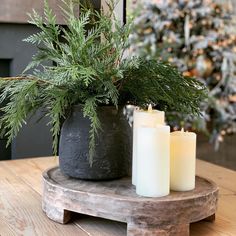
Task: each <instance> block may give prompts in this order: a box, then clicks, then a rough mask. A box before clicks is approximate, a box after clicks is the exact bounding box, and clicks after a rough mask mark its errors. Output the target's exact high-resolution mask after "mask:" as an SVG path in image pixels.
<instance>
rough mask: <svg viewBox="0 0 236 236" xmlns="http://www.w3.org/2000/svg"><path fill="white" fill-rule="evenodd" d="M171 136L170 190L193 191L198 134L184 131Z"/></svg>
mask: <svg viewBox="0 0 236 236" xmlns="http://www.w3.org/2000/svg"><path fill="white" fill-rule="evenodd" d="M170 136H171V137H170V147H171V148H170V149H171V151H170V163H171V165H170V171H171V174H170V176H171V177H170V188H171V190H174V191H189V190H192V189H194V188H195V165H196V134H195V133H193V132H184V131H183V129H182V130H181V131H175V132H172V133H171V135H170Z"/></svg>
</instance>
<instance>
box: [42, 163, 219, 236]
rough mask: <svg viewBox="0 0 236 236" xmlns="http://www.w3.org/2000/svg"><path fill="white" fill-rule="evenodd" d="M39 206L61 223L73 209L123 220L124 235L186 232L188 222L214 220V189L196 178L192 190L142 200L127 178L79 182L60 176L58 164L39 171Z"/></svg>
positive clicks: (183, 234) (178, 234) (177, 235)
mask: <svg viewBox="0 0 236 236" xmlns="http://www.w3.org/2000/svg"><path fill="white" fill-rule="evenodd" d="M43 187H44V191H43V204H42V206H43V210H44V211H45V213H46V214H47V216H48V217H49V218H50V219H52V220H54V221H56V222H59V223H62V224H64V223H67V222H68V221H69V220H70V215H71V212H77V213H81V214H86V215H91V216H97V217H102V218H105V219H110V220H116V221H120V222H125V223H127V235H128V236H139V235H140V236H144V235H145V236H154V235H158V236H162V235H163V236H164V235H165V236H167V235H172V236H187V235H189V224H190V223H192V222H196V221H200V220H203V219H206V220H209V221H214V218H215V217H214V216H215V212H216V206H217V199H218V188H217V186H216V185H215V184H214V183H213V182H211V181H209V180H206V179H203V178H201V177H196V188H195V190H193V191H189V192H171V194H170V195H169V196H167V197H162V198H146V197H140V196H138V195H137V194H136V193H135V188H134V186H132V184H131V180H130V179H129V178H123V179H119V180H113V181H102V182H96V181H83V180H77V179H72V178H69V177H66V176H64V175H63V174H62V173H61V172H60V169H59V167H55V168H52V169H49V170H47V171H45V172H44V173H43Z"/></svg>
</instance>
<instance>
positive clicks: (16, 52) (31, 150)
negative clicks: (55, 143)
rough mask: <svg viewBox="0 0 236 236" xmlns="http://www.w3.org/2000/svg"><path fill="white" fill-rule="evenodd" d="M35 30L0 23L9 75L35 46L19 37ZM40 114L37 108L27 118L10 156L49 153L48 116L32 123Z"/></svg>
mask: <svg viewBox="0 0 236 236" xmlns="http://www.w3.org/2000/svg"><path fill="white" fill-rule="evenodd" d="M35 32H37V29H36V28H35V27H34V26H31V25H27V24H25V25H18V24H15V25H14V24H0V58H1V59H10V60H11V66H10V75H11V76H16V75H19V74H20V73H21V72H22V71H23V70H24V68H25V67H26V65H27V64H28V62H29V61H30V60H31V58H32V55H33V54H35V52H36V50H37V48H36V47H34V46H32V45H30V44H27V43H25V42H22V39H24V38H26V37H27V36H28V35H29V34H32V33H35ZM41 115H42V111H38V112H37V114H36V115H35V116H33V117H32V118H31V119H29V120H28V121H27V125H25V126H24V127H23V128H22V130H21V131H20V133H19V135H18V136H17V137H16V139H15V140H14V141H13V143H12V159H17V158H24V157H35V156H49V155H52V149H51V145H52V139H51V134H50V128H49V127H48V126H47V123H48V119H46V118H44V119H42V120H40V122H38V123H35V122H36V121H37V120H38V119H39V117H40V116H41Z"/></svg>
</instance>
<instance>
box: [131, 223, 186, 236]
mask: <svg viewBox="0 0 236 236" xmlns="http://www.w3.org/2000/svg"><path fill="white" fill-rule="evenodd" d="M156 235H158V236H189V224H181V225H165V226H157V227H154V226H150V227H149V226H140V225H137V224H133V223H132V224H131V223H128V227H127V236H156Z"/></svg>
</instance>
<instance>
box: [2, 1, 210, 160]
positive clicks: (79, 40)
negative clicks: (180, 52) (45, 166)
mask: <svg viewBox="0 0 236 236" xmlns="http://www.w3.org/2000/svg"><path fill="white" fill-rule="evenodd" d="M109 6H110V10H111V12H112V9H113V7H114V5H113V4H110V5H109ZM74 8H75V3H73V2H72V1H68V2H66V1H63V7H62V11H63V12H64V16H65V23H66V27H62V26H59V25H57V24H56V16H55V15H54V14H53V12H52V10H51V9H50V8H49V6H48V3H47V1H46V2H45V10H44V17H41V16H40V15H39V14H38V13H37V12H35V11H34V12H33V14H32V15H31V16H30V17H31V20H30V23H32V24H34V25H36V26H37V27H38V28H39V29H40V32H39V33H36V34H33V35H31V36H29V37H28V38H27V39H25V40H24V41H26V42H29V43H32V44H34V45H36V46H37V47H38V53H37V54H36V55H35V56H34V57H33V58H32V62H31V63H30V64H29V65H28V66H27V68H26V70H25V71H24V72H23V73H26V72H27V71H28V70H29V69H33V73H32V74H31V75H29V74H28V75H26V74H23V75H21V76H20V77H10V78H0V90H1V91H2V93H1V95H0V103H1V102H3V101H4V100H6V101H7V104H6V105H5V106H4V107H3V108H2V111H3V116H2V117H1V119H0V126H1V127H0V129H1V130H3V131H5V133H6V136H7V137H8V140H9V142H10V141H11V140H12V139H13V138H14V137H15V136H16V135H17V133H18V131H19V129H20V128H21V127H22V124H24V123H25V122H26V119H27V117H28V116H29V115H30V114H33V113H34V112H35V111H36V110H37V109H38V108H40V107H44V108H46V115H47V116H49V117H50V120H51V121H50V124H51V126H52V130H51V131H52V135H53V138H54V142H53V147H54V152H55V153H56V152H57V146H58V136H59V132H60V127H61V121H62V120H63V119H65V118H66V117H67V116H68V115H69V112H70V110H71V109H72V107H73V105H75V104H79V103H80V104H82V106H83V114H84V116H85V117H87V118H88V119H89V120H90V121H91V129H90V154H89V157H90V161H91V160H92V157H93V155H94V153H93V152H94V145H95V141H96V138H97V135H98V134H99V129H100V128H101V126H102V124H100V122H99V119H98V116H97V112H96V108H97V106H99V105H115V106H118V105H120V104H125V103H128V102H129V103H131V104H136V105H140V106H146V105H147V104H149V103H152V104H153V105H156V104H157V105H158V106H159V108H160V109H163V110H171V111H179V112H183V113H186V114H195V115H199V114H200V108H199V107H200V103H201V102H202V100H203V99H205V98H206V88H205V86H204V85H203V84H202V83H200V82H198V81H196V80H195V79H193V78H189V77H183V76H182V75H181V74H180V73H179V72H178V71H177V70H176V69H175V68H173V67H171V66H170V65H168V64H164V63H162V62H156V61H152V60H150V61H148V60H146V59H144V58H139V57H129V56H124V55H126V54H127V48H128V47H129V35H130V32H131V30H132V21H130V22H128V23H127V24H126V25H122V24H121V23H120V22H119V20H116V19H115V17H114V16H113V15H108V14H105V13H104V12H103V11H101V12H98V11H95V10H93V9H91V8H90V9H87V8H85V7H81V10H80V17H77V16H76V14H75V13H74ZM45 62H53V66H49V65H46V64H45Z"/></svg>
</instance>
